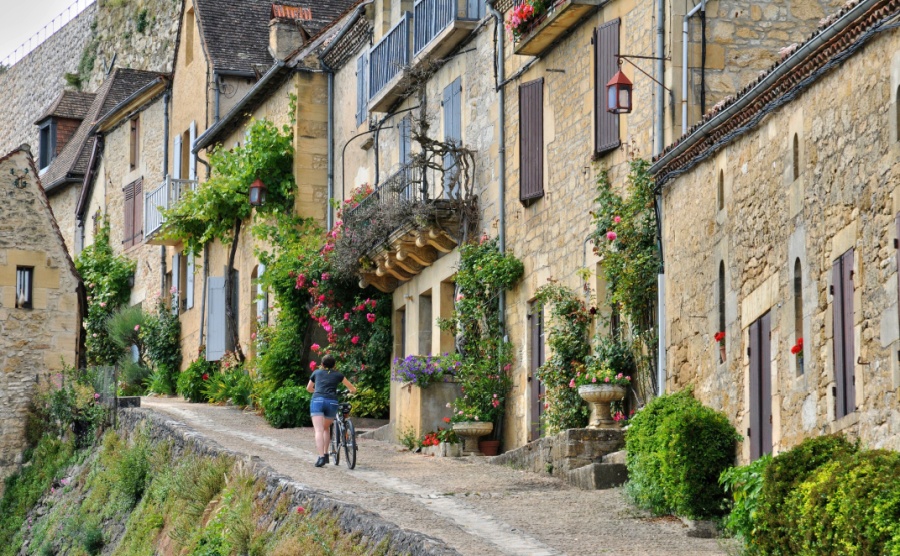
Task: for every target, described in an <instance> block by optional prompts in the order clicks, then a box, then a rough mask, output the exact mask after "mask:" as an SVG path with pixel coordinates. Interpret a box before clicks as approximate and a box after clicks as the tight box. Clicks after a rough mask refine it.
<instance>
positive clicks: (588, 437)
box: [488, 429, 625, 478]
mask: <svg viewBox="0 0 900 556" xmlns="http://www.w3.org/2000/svg"><path fill="white" fill-rule="evenodd" d="M624 446H625V431H624V430H622V429H597V430H594V429H569V430H565V431H563V432H561V433H559V434H557V435H556V436H547V437H544V438H540V439H538V440H535V441H533V442H530V443H528V444H526V445H525V446H522V447H521V448H517V449H515V450H510V451H509V452H506V453H505V454H501V455H499V456H496V457H492V458H490V459H489V460H488V461H489V462H490V463H492V464H500V465H510V466H512V467H514V468H516V469H524V470H526V471H533V472H535V473H549V474H551V475H554V476H556V477H560V478H565V477H566V475H567V473H568V472H569V471H573V470H575V469H578V468H580V467H584V466H586V465H590V464H592V463H602V462H603V458H604V456H606V455H607V454H611V453H613V452H618V451H619V450H621V449H622V448H623V447H624Z"/></svg>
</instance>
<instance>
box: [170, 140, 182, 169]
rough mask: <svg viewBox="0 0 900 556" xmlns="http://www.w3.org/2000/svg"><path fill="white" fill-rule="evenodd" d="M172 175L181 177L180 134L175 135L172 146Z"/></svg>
mask: <svg viewBox="0 0 900 556" xmlns="http://www.w3.org/2000/svg"><path fill="white" fill-rule="evenodd" d="M172 177H173V178H175V179H176V180H180V179H181V135H180V134H179V135H176V136H175V144H174V146H173V148H172Z"/></svg>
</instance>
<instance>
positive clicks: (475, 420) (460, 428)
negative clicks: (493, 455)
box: [450, 398, 494, 456]
mask: <svg viewBox="0 0 900 556" xmlns="http://www.w3.org/2000/svg"><path fill="white" fill-rule="evenodd" d="M450 422H451V423H452V426H453V432H455V433H456V435H457V436H459V437H460V438H462V440H463V455H464V456H469V455H473V456H480V455H482V453H481V450H479V449H478V439H479V438H481V437H482V436H486V435H488V434H491V431H493V430H494V423H493V422H492V421H491V416H490V415H488V414H486V413H484V412H483V411H481V409H479V408H478V407H475V406H473V405H470V404H469V403H467V400H466V399H465V398H459V399H457V400H456V402H455V403H454V404H453V415H452V416H451V417H450Z"/></svg>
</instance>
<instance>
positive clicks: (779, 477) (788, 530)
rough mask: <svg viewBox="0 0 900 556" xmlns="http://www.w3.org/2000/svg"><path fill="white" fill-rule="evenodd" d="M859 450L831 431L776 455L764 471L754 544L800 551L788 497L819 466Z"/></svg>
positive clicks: (775, 552)
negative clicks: (787, 507)
mask: <svg viewBox="0 0 900 556" xmlns="http://www.w3.org/2000/svg"><path fill="white" fill-rule="evenodd" d="M856 451H857V447H856V446H855V445H853V444H851V443H850V442H848V441H847V439H845V438H844V437H843V436H840V435H828V436H819V437H816V438H810V439H808V440H805V441H803V442H802V443H801V444H800V445H798V446H797V447H795V448H794V449H792V450H789V451H787V452H784V453H783V454H779V455H778V456H776V457H775V458H774V459H773V460H772V463H771V465H769V466H768V467H766V471H765V474H764V479H763V487H762V492H761V493H760V501H759V509H758V511H757V514H756V515H757V516H758V520H757V521H758V523H757V524H756V525H757V527H756V531H755V533H754V535H753V541H752V543H751V544H752V545H754V546H755V547H758V548H759V549H760V551H761V552H763V553H764V554H773V555H785V556H788V555H791V556H793V555H795V554H797V549H798V547H796V546H795V545H794V544H793V543H792V540H791V537H792V536H793V535H794V534H795V533H796V527H797V516H796V515H792V514H790V513H787V509H786V503H787V499H788V497H789V496H790V495H791V492H792V491H793V490H794V489H796V488H797V487H798V486H799V485H800V484H801V483H802V482H803V481H805V480H806V479H807V478H808V477H809V476H811V475H812V474H813V473H814V472H815V471H816V470H817V469H818V468H819V467H821V466H822V465H825V464H826V463H829V462H831V461H833V460H837V459H841V458H843V457H847V456H850V455H852V454H854V453H855V452H856Z"/></svg>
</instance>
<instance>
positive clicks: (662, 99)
mask: <svg viewBox="0 0 900 556" xmlns="http://www.w3.org/2000/svg"><path fill="white" fill-rule="evenodd" d="M665 57H666V4H665V1H664V0H656V82H657V85H656V133H655V134H654V135H655V136H654V138H653V139H654V141H653V154H654V155H657V154H659V153H661V152H662V151H663V146H664V143H665V137H664V134H665V115H666V91H665V88H664V87H663V85H662V84H663V83H664V79H665V73H666V63H665V60H664V58H665ZM656 206H657V211H656V220H657V226H659V230H662V191H657V193H656ZM657 240H658V241H659V257H660V259H659V272H658V274H657V276H656V291H657V294H656V295H657V299H656V307H657V309H656V317H657V323H656V324H657V326H656V330H657V335H658V339H657V345H656V352H657V353H656V393H657V394H658V395H662V394H664V393H665V391H666V334H665V330H666V300H665V294H664V292H665V287H666V269H665V265H664V264H663V258H662V234H661V233H659V234H658V238H657Z"/></svg>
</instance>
